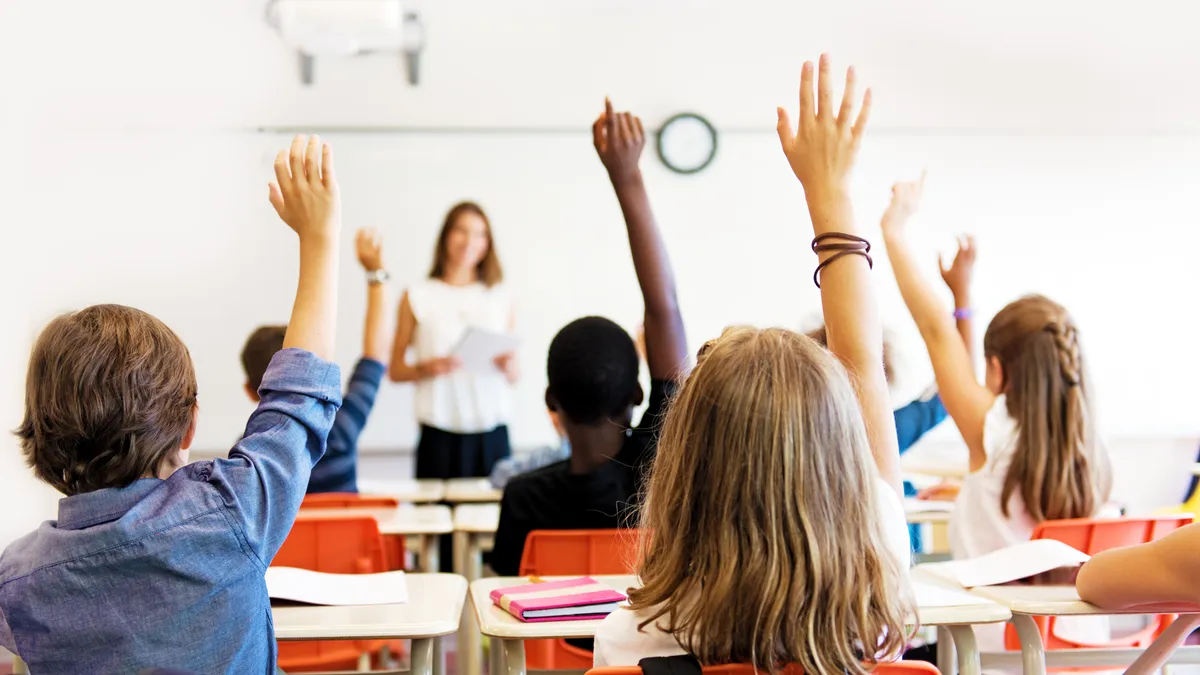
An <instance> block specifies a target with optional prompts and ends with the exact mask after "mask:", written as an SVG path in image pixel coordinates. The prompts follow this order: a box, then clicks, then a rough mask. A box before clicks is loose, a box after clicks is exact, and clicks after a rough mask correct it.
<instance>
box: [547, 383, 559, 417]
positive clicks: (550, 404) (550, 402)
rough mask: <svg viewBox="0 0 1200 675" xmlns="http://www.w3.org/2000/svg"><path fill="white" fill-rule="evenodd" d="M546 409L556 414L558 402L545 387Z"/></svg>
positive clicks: (548, 388)
mask: <svg viewBox="0 0 1200 675" xmlns="http://www.w3.org/2000/svg"><path fill="white" fill-rule="evenodd" d="M546 409H547V410H549V411H550V412H552V413H557V412H558V400H557V399H555V398H554V394H552V393H550V387H546Z"/></svg>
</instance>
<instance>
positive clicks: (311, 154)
mask: <svg viewBox="0 0 1200 675" xmlns="http://www.w3.org/2000/svg"><path fill="white" fill-rule="evenodd" d="M304 176H305V178H307V179H308V182H309V184H311V185H315V184H317V183H320V182H321V137H320V136H317V135H316V134H313V135H312V136H310V137H309V139H308V147H306V148H305V149H304Z"/></svg>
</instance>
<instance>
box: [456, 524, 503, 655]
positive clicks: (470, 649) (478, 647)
mask: <svg viewBox="0 0 1200 675" xmlns="http://www.w3.org/2000/svg"><path fill="white" fill-rule="evenodd" d="M499 524H500V505H499V504H459V505H458V506H456V507H454V572H455V573H456V574H461V575H463V576H464V577H466V578H467V581H468V582H471V581H475V580H476V579H481V578H483V552H484V551H485V550H491V547H492V543H493V537H494V535H495V534H496V527H497V526H498V525H499ZM475 624H476V621H475V613H474V612H472V611H468V612H467V617H466V618H465V619H464V620H463V622H462V628H461V629H460V630H459V632H458V645H459V646H458V657H459V663H461V664H463V665H462V672H463V673H464V675H479V674H480V672H481V669H482V667H483V659H482V656H483V645H482V644H481V640H480V639H479V631H478V629H477V628H476V626H475Z"/></svg>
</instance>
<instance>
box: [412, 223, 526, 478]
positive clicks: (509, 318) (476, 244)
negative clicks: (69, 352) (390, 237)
mask: <svg viewBox="0 0 1200 675" xmlns="http://www.w3.org/2000/svg"><path fill="white" fill-rule="evenodd" d="M503 276H504V275H503V273H502V272H501V269H500V258H499V257H498V256H497V255H496V247H495V244H494V242H493V239H492V226H491V223H490V222H489V221H488V217H487V214H485V213H484V212H483V209H482V208H480V207H479V205H478V204H475V203H473V202H462V203H461V204H456V205H455V206H454V208H452V209H450V212H449V213H447V214H446V220H445V222H443V223H442V231H441V234H439V235H438V240H437V248H436V249H435V250H434V255H433V268H432V269H430V271H429V278H428V279H426V280H424V281H422V282H420V283H417V284H415V285H413V286H412V287H410V288H409V289H408V290H407V291H406V292H405V294H404V298H403V299H402V300H401V301H400V318H399V321H397V323H396V340H395V342H394V344H393V346H392V362H391V367H390V368H389V371H388V376H389V378H390V379H391V380H392V381H393V382H415V383H416V385H417V392H416V414H417V422H418V423H419V424H420V425H421V438H420V441H419V442H418V443H417V466H416V477H417V478H461V477H467V476H487V475H488V474H489V473H490V472H491V470H492V465H493V464H495V463H496V462H497V461H498V460H500V459H503V458H505V457H508V456H509V454H510V453H511V450H510V448H509V442H508V426H507V423H508V418H509V416H510V414H511V408H512V400H511V399H512V394H511V389H512V385H513V384H514V383H516V381H517V375H518V368H517V358H516V354H514V353H509V354H503V355H501V356H499V357H497V358H496V359H495V366H496V367H495V370H492V371H490V372H471V371H469V370H466V369H464V368H462V364H461V363H459V361H458V359H456V358H455V357H454V356H453V355H452V354H451V352H452V350H453V349H454V347H455V346H456V345H457V344H458V342H459V340H461V339H462V337H463V335H464V334H465V333H466V331H467V329H468V328H479V329H483V330H486V331H490V332H494V333H509V332H511V331H512V330H513V327H514V325H515V314H514V311H513V303H512V298H511V296H509V294H508V290H507V289H506V288H505V287H504V284H503V283H501V281H502V279H503ZM409 347H412V352H413V356H414V357H415V362H411V361H410V360H409Z"/></svg>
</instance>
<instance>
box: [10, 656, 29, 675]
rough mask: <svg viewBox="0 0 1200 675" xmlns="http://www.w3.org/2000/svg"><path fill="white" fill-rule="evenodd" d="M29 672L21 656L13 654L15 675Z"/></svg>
mask: <svg viewBox="0 0 1200 675" xmlns="http://www.w3.org/2000/svg"><path fill="white" fill-rule="evenodd" d="M28 673H29V668H28V667H27V666H26V665H25V662H24V661H22V660H21V657H19V656H17V655H16V654H13V675H28Z"/></svg>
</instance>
